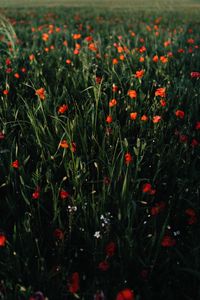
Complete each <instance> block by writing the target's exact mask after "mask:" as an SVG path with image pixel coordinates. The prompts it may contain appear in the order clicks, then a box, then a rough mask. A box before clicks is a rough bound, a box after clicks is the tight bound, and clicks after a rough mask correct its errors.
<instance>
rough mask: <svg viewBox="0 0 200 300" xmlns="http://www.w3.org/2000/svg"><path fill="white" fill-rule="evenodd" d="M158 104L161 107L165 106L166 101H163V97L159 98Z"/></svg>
mask: <svg viewBox="0 0 200 300" xmlns="http://www.w3.org/2000/svg"><path fill="white" fill-rule="evenodd" d="M160 105H161V106H162V107H165V106H166V101H165V100H164V99H161V100H160Z"/></svg>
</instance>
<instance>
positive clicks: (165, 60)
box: [160, 56, 168, 64]
mask: <svg viewBox="0 0 200 300" xmlns="http://www.w3.org/2000/svg"><path fill="white" fill-rule="evenodd" d="M160 61H161V62H162V63H163V64H166V63H167V62H168V58H167V57H166V56H161V57H160Z"/></svg>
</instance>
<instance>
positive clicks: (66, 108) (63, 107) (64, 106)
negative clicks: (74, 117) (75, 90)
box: [58, 104, 68, 114]
mask: <svg viewBox="0 0 200 300" xmlns="http://www.w3.org/2000/svg"><path fill="white" fill-rule="evenodd" d="M67 110H68V105H67V104H63V105H61V106H60V107H59V108H58V112H59V113H60V114H64V113H65V112H66V111H67Z"/></svg>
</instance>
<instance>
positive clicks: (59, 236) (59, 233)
mask: <svg viewBox="0 0 200 300" xmlns="http://www.w3.org/2000/svg"><path fill="white" fill-rule="evenodd" d="M53 235H54V237H55V238H57V239H58V240H63V239H64V232H63V230H61V229H59V228H57V229H55V230H54V233H53Z"/></svg>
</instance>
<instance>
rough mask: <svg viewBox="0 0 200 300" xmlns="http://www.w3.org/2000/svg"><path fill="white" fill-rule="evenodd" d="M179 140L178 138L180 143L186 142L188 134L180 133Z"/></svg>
mask: <svg viewBox="0 0 200 300" xmlns="http://www.w3.org/2000/svg"><path fill="white" fill-rule="evenodd" d="M179 140H180V142H181V143H187V141H188V136H187V135H185V134H180V136H179Z"/></svg>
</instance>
